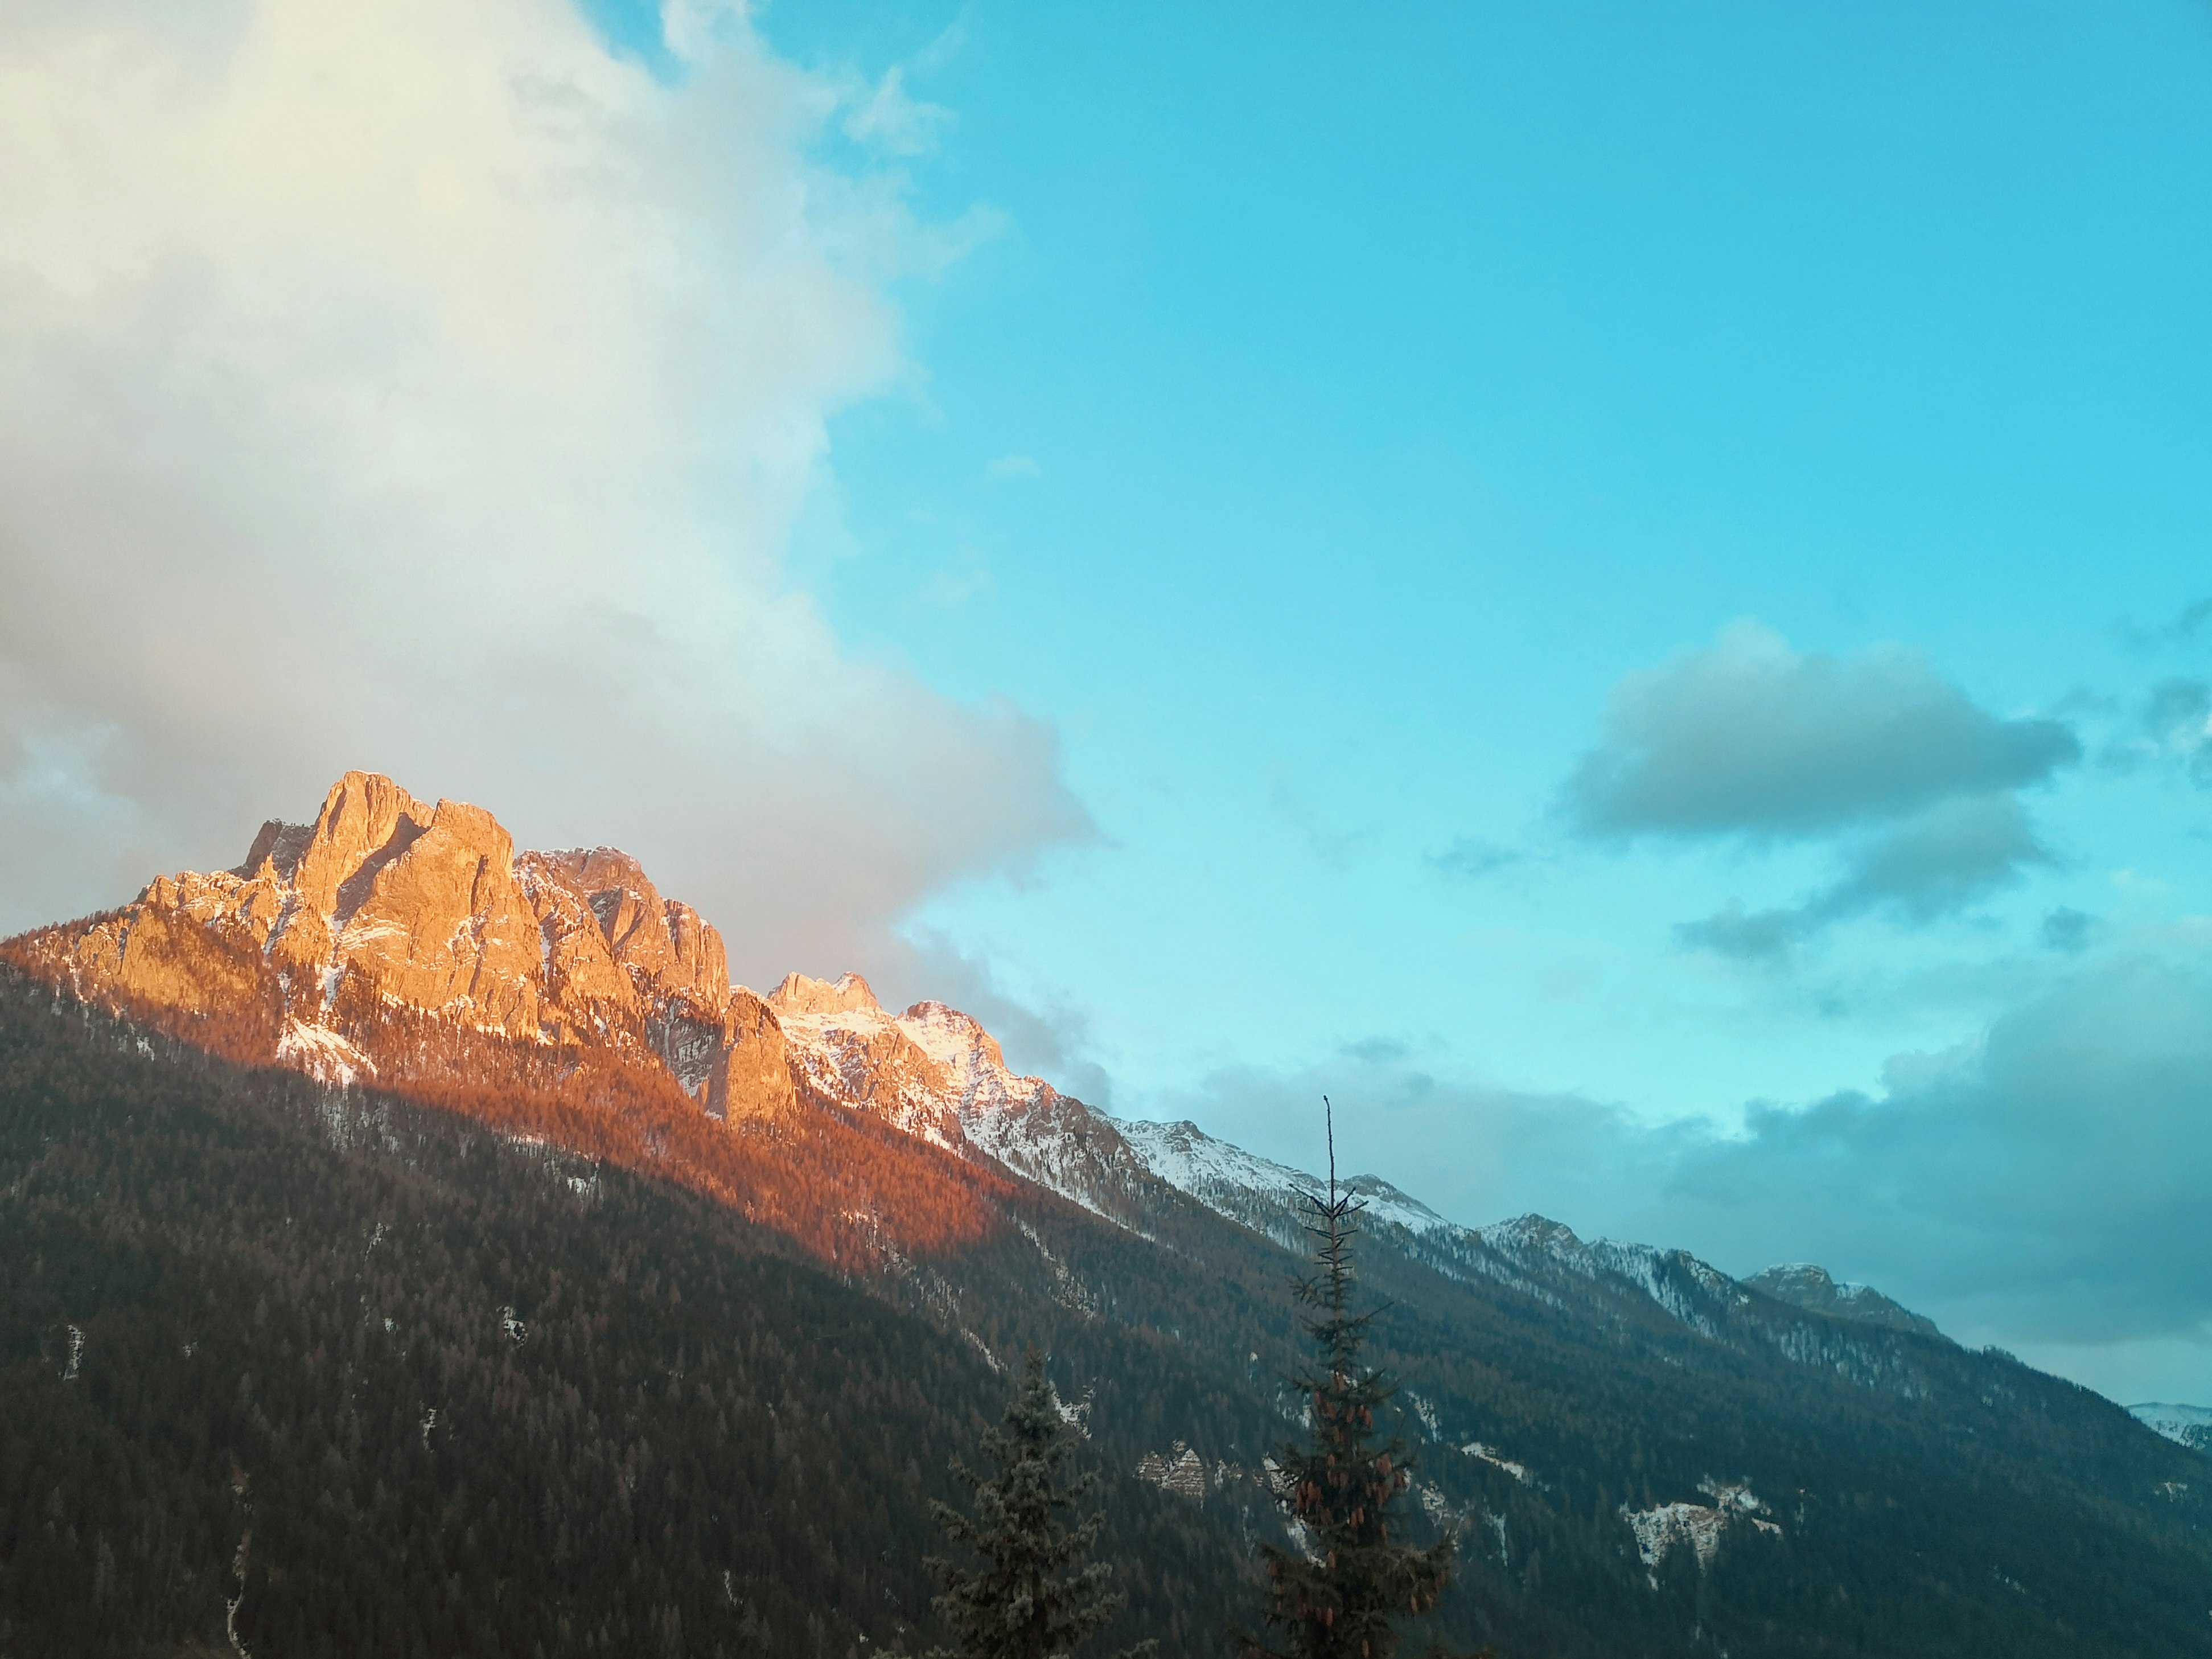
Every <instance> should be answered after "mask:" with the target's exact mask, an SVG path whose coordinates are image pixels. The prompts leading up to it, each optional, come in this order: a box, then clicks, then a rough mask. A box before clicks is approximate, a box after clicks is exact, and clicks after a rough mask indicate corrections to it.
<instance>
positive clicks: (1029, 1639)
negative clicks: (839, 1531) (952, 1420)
mask: <svg viewBox="0 0 2212 1659" xmlns="http://www.w3.org/2000/svg"><path fill="white" fill-rule="evenodd" d="M1075 1450H1076V1435H1075V1431H1074V1430H1073V1429H1072V1428H1070V1427H1069V1426H1068V1424H1067V1422H1066V1419H1064V1418H1062V1417H1061V1415H1060V1401H1059V1398H1058V1396H1057V1395H1055V1394H1054V1392H1053V1387H1052V1383H1051V1382H1050V1381H1049V1380H1048V1378H1047V1377H1046V1376H1045V1367H1044V1356H1043V1355H1042V1354H1040V1353H1039V1352H1036V1349H1034V1348H1032V1349H1030V1354H1029V1362H1028V1366H1027V1369H1026V1370H1025V1371H1024V1374H1023V1377H1022V1385H1021V1388H1020V1390H1019V1391H1018V1393H1017V1394H1016V1395H1014V1398H1013V1400H1012V1403H1010V1404H1009V1405H1008V1406H1007V1407H1006V1419H1005V1421H1004V1422H1003V1423H1002V1424H1001V1425H1000V1427H998V1428H995V1429H990V1430H987V1431H985V1432H984V1436H983V1455H985V1456H986V1457H987V1458H988V1459H989V1460H990V1461H991V1462H993V1463H994V1464H995V1465H996V1466H997V1470H998V1472H997V1473H996V1474H993V1475H989V1476H984V1475H979V1474H975V1473H973V1472H972V1471H970V1470H969V1468H967V1467H966V1466H965V1465H964V1464H963V1463H961V1462H959V1461H958V1460H957V1459H956V1460H955V1461H954V1462H953V1465H952V1472H953V1474H954V1475H955V1476H956V1477H957V1479H958V1480H960V1482H961V1483H962V1484H963V1486H967V1487H968V1489H969V1491H970V1492H972V1493H973V1494H974V1496H975V1514H974V1516H972V1517H971V1516H965V1515H963V1514H961V1513H960V1511H959V1510H956V1509H954V1508H952V1507H951V1505H950V1504H937V1505H936V1506H935V1508H936V1511H937V1518H938V1521H939V1524H940V1525H941V1526H943V1527H944V1528H945V1535H946V1536H947V1537H948V1538H949V1539H951V1541H952V1542H953V1543H955V1544H957V1545H964V1546H966V1547H968V1548H969V1549H971V1550H973V1551H974V1552H975V1553H976V1554H977V1555H979V1556H981V1557H982V1559H983V1566H982V1569H981V1571H968V1570H966V1569H964V1568H962V1567H959V1566H957V1565H954V1564H953V1563H951V1562H950V1561H947V1560H945V1559H942V1558H935V1559H932V1560H931V1562H930V1564H929V1565H931V1567H932V1568H933V1570H934V1571H936V1572H937V1573H938V1574H939V1577H941V1578H942V1579H943V1581H944V1583H945V1594H943V1595H940V1596H939V1597H938V1598H937V1610H938V1612H939V1614H940V1615H942V1616H943V1618H944V1619H945V1622H946V1623H947V1624H949V1625H950V1626H951V1627H952V1630H953V1632H954V1635H955V1638H956V1640H957V1646H954V1647H951V1648H939V1649H936V1650H933V1653H932V1654H931V1656H930V1659H1066V1656H1068V1655H1072V1654H1073V1653H1074V1651H1075V1650H1076V1649H1077V1648H1078V1647H1079V1646H1080V1645H1081V1644H1083V1643H1084V1642H1085V1641H1087V1640H1088V1639H1089V1638H1091V1637H1092V1636H1094V1635H1096V1634H1097V1632H1098V1630H1099V1629H1100V1628H1101V1627H1102V1626H1104V1625H1105V1624H1106V1623H1107V1622H1108V1621H1109V1620H1111V1619H1112V1618H1113V1616H1114V1614H1115V1613H1116V1612H1118V1611H1119V1610H1120V1608H1121V1604H1122V1601H1124V1600H1125V1598H1124V1597H1123V1596H1121V1595H1118V1594H1116V1593H1115V1592H1113V1591H1110V1590H1109V1589H1107V1588H1106V1585H1107V1581H1108V1580H1109V1579H1110V1578H1111V1577H1113V1572H1114V1570H1113V1568H1112V1567H1111V1566H1110V1565H1108V1564H1107V1563H1105V1562H1103V1561H1097V1562H1087V1563H1086V1558H1087V1557H1088V1556H1089V1555H1090V1553H1091V1546H1092V1545H1094V1544H1096V1543H1097V1541H1098V1529H1099V1528H1100V1527H1102V1526H1103V1525H1104V1524H1105V1519H1106V1517H1105V1515H1104V1513H1103V1511H1099V1510H1093V1511H1091V1513H1090V1514H1088V1515H1086V1516H1083V1517H1082V1518H1081V1519H1080V1520H1079V1521H1077V1522H1075V1524H1074V1525H1073V1526H1069V1525H1067V1524H1066V1522H1064V1521H1063V1520H1062V1519H1061V1518H1060V1517H1061V1516H1062V1514H1063V1512H1064V1511H1066V1510H1073V1509H1074V1508H1076V1506H1077V1505H1078V1504H1080V1503H1081V1502H1082V1500H1083V1499H1084V1498H1085V1497H1087V1496H1088V1495H1089V1494H1090V1492H1091V1489H1092V1488H1093V1487H1095V1486H1097V1484H1098V1472H1097V1470H1096V1469H1085V1470H1082V1471H1080V1472H1072V1473H1071V1475H1070V1478H1069V1479H1067V1480H1066V1483H1065V1484H1062V1480H1061V1473H1062V1471H1063V1470H1066V1469H1067V1468H1068V1466H1069V1465H1070V1464H1071V1462H1073V1459H1074V1456H1075ZM1154 1645H1155V1644H1152V1643H1151V1642H1142V1643H1139V1644H1138V1645H1137V1646H1135V1647H1133V1648H1130V1649H1127V1650H1125V1651H1124V1652H1123V1653H1122V1654H1121V1655H1120V1656H1118V1659H1143V1656H1146V1655H1149V1654H1151V1653H1152V1651H1153V1648H1154Z"/></svg>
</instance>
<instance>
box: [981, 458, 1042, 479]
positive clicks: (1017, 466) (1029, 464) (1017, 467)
mask: <svg viewBox="0 0 2212 1659" xmlns="http://www.w3.org/2000/svg"><path fill="white" fill-rule="evenodd" d="M984 470H985V471H987V472H988V473H989V474H990V475H991V476H992V477H994V478H1034V477H1038V476H1039V475H1040V474H1041V473H1042V471H1044V469H1043V468H1042V467H1041V466H1039V465H1037V464H1036V462H1035V461H1033V460H1031V459H1030V458H1029V457H1028V456H1026V455H1000V456H998V457H996V458H995V459H993V460H992V462H991V464H990V465H988V466H987V467H986V468H985V469H984Z"/></svg>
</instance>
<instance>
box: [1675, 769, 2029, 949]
mask: <svg viewBox="0 0 2212 1659" xmlns="http://www.w3.org/2000/svg"><path fill="white" fill-rule="evenodd" d="M2053 862H2055V860H2053V859H2052V857H2051V853H2050V850H2049V849H2048V848H2045V846H2044V845H2043V844H2042V842H2039V841H2038V840H2037V839H2036V836H2035V831H2034V829H2033V827H2032V826H2031V825H2030V824H2029V823H2028V821H2027V812H2026V811H2024V810H2022V808H2021V804H2020V802H2019V801H2018V800H2016V799H2014V798H2013V797H2012V796H2010V795H1982V796H1974V797H1969V798H1967V799H1960V800H1947V801H1942V802H1939V803H1937V804H1936V805H1934V806H1930V807H1929V808H1927V809H1925V810H1924V811H1920V812H1917V813H1915V814H1914V815H1913V816H1912V817H1909V818H1906V819H1905V821H1904V822H1903V823H1898V824H1894V825H1893V826H1891V827H1890V828H1888V829H1885V830H1883V831H1881V833H1879V834H1876V835H1874V836H1869V837H1866V838H1864V839H1863V840H1862V841H1861V842H1859V844H1858V845H1857V847H1855V848H1853V849H1852V850H1851V851H1850V854H1849V855H1848V857H1847V858H1846V860H1845V862H1844V872H1843V874H1842V875H1841V876H1840V877H1839V878H1838V879H1837V880H1836V881H1835V882H1834V883H1833V884H1831V885H1830V886H1828V887H1827V888H1826V889H1824V890H1822V891H1820V892H1819V893H1817V894H1815V895H1814V896H1813V897H1811V898H1810V899H1808V900H1807V901H1806V902H1804V903H1802V904H1800V905H1793V906H1790V907H1787V908H1778V909H1771V910H1747V909H1745V908H1744V907H1743V905H1742V904H1741V902H1735V901H1731V902H1729V904H1727V905H1725V906H1723V908H1721V909H1719V910H1717V911H1716V912H1714V913H1713V914H1712V915H1709V916H1706V917H1704V918H1702V919H1701V920H1699V921H1686V922H1682V923H1680V924H1678V925H1677V926H1676V927H1675V929H1674V939H1675V942H1676V943H1677V944H1680V945H1684V946H1686V947H1687V948H1689V949H1692V950H1703V951H1712V952H1713V953H1715V954H1716V955H1718V956H1723V957H1735V958H1736V959H1737V960H1739V961H1771V960H1775V959H1777V958H1779V957H1784V956H1786V955H1787V954H1788V953H1789V951H1790V949H1791V948H1792V947H1793V946H1795V945H1798V944H1800V943H1802V942H1803V941H1804V940H1806V939H1809V938H1811V937H1812V936H1813V935H1814V933H1817V932H1818V931H1819V930H1820V928H1822V927H1825V926H1826V925H1827V924H1828V923H1830V922H1832V921H1840V920H1841V919H1843V918H1844V917H1846V916H1855V915H1864V914H1866V913H1868V912H1869V911H1884V912H1887V913H1888V914H1890V915H1894V916H1896V917H1898V918H1899V919H1900V920H1903V921H1911V922H1915V923H1924V922H1929V921H1935V920H1936V918H1938V917H1940V916H1945V915H1951V914H1953V913H1954V912H1955V911H1958V910H1960V909H1963V908H1966V906H1967V905H1969V904H1972V902H1975V901H1976V900H1977V899H1980V898H1982V897H1984V896H1987V895H1988V894H1990V893H1992V892H1994V891H1996V890H1998V889H1999V888H2002V887H2005V886H2008V885H2009V884H2012V883H2014V882H2015V881H2017V880H2019V879H2020V875H2021V871H2022V870H2024V869H2026V868H2027V867H2028V866H2032V865H2038V864H2051V863H2053Z"/></svg>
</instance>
